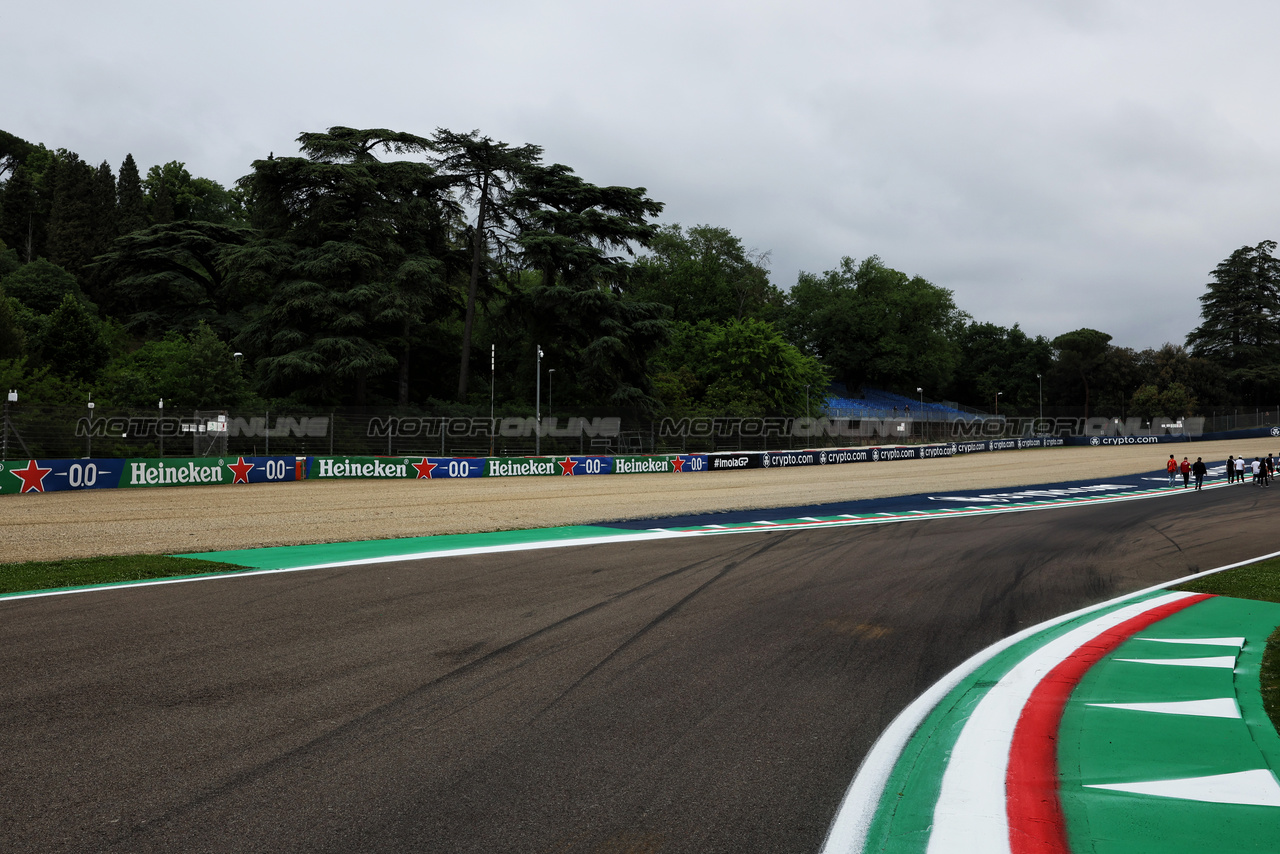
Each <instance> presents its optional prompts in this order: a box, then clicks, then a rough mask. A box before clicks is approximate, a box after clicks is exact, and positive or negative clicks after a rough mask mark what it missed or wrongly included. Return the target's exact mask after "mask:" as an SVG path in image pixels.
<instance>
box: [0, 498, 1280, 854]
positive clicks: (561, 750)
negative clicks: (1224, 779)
mask: <svg viewBox="0 0 1280 854" xmlns="http://www.w3.org/2000/svg"><path fill="white" fill-rule="evenodd" d="M1179 493H1180V494H1178V495H1176V496H1167V497H1161V498H1156V499H1150V500H1138V501H1127V502H1120V503H1112V504H1103V505H1097V506H1078V507H1071V508H1065V509H1054V510H1043V511H1035V512H1025V513H1005V514H994V515H985V516H976V517H955V518H935V519H927V520H921V521H910V522H900V523H892V524H883V525H874V526H864V527H845V528H831V529H817V530H793V531H759V532H751V533H743V534H731V535H724V536H710V537H697V538H690V539H672V540H655V541H650V542H643V543H630V544H599V545H591V546H583V547H577V548H562V549H548V550H542V551H525V552H514V553H507V554H489V555H478V556H469V557H441V558H436V559H431V560H420V561H403V562H395V563H383V564H377V565H367V566H354V567H344V568H336V569H326V570H314V571H308V572H300V573H286V574H276V575H261V576H255V577H245V578H229V579H225V580H217V581H209V582H201V583H195V584H176V585H169V586H152V587H138V588H131V589H129V588H121V589H113V590H108V591H103V592H94V593H87V594H80V595H73V596H54V597H48V598H38V599H26V600H10V601H0V666H2V667H3V669H4V673H5V691H4V693H3V698H4V699H3V714H4V725H3V728H0V751H2V752H3V756H4V761H3V763H2V764H0V785H2V786H3V790H4V792H5V794H6V797H5V805H4V807H3V809H0V847H3V849H4V850H6V851H15V852H16V851H131V852H151V851H157V852H158V851H173V850H183V851H246V850H256V851H334V852H338V851H343V852H346V851H406V852H408V851H415V852H418V851H433V852H434V851H441V852H500V851H521V852H525V851H528V852H544V851H545V852H664V853H665V852H770V854H772V852H791V851H795V852H812V851H815V850H817V849H818V847H819V846H820V845H821V842H822V840H823V837H824V834H825V833H826V830H827V827H828V825H829V823H830V821H831V819H832V817H833V815H834V814H835V811H836V808H837V806H838V804H839V802H840V799H841V797H842V795H843V794H844V791H845V789H846V787H847V786H848V785H849V781H850V779H851V778H852V776H853V774H854V772H855V770H856V769H857V767H858V763H859V761H860V760H861V758H862V757H863V755H864V754H865V753H866V751H867V750H868V748H869V747H870V745H871V743H872V742H873V741H874V740H875V738H876V736H877V735H878V734H879V733H880V731H881V730H882V729H883V728H884V727H885V726H886V725H887V724H888V722H889V721H890V720H891V719H892V718H893V716H894V715H895V714H896V713H897V712H898V711H899V710H901V709H902V708H903V707H904V706H905V705H907V703H909V702H910V701H911V700H913V699H914V698H915V697H916V696H917V695H918V694H920V693H921V692H922V691H924V690H925V689H926V688H927V687H928V686H929V685H930V684H932V682H933V681H934V680H936V679H937V678H939V677H940V676H942V675H943V674H944V673H946V672H947V671H948V670H949V669H951V668H952V667H954V666H955V665H957V664H958V663H959V662H961V661H962V660H963V659H965V658H966V657H967V656H969V655H970V654H972V653H974V652H976V651H978V650H979V649H981V648H983V647H985V646H986V645H988V644H990V643H992V642H994V641H996V640H998V639H999V638H1001V637H1004V636H1006V635H1008V634H1010V633H1012V632H1014V631H1016V630H1018V629H1020V628H1022V627H1024V626H1027V625H1030V624H1033V623H1036V622H1039V621H1041V620H1044V619H1047V618H1050V617H1053V616H1056V615H1058V614H1061V613H1063V612H1066V611H1070V610H1073V609H1075V608H1078V607H1081V606H1083V605H1087V604H1090V603H1093V602H1097V601H1100V600H1103V599H1107V598H1110V597H1112V596H1114V595H1117V594H1120V593H1124V592H1128V591H1131V590H1136V589H1140V588H1143V587H1146V586H1149V585H1151V584H1156V583H1160V582H1163V581H1167V580H1170V579H1175V578H1178V577H1181V576H1184V575H1187V574H1190V573H1193V572H1196V571H1199V570H1203V569H1209V568H1211V567H1215V566H1219V565H1222V564H1226V563H1230V562H1233V561H1238V560H1244V559H1247V558H1249V557H1252V556H1255V555H1258V554H1262V553H1265V552H1268V551H1273V550H1274V545H1273V542H1272V540H1271V539H1270V536H1271V535H1270V531H1271V530H1272V528H1273V525H1272V524H1270V523H1271V517H1272V516H1273V515H1274V511H1275V504H1274V502H1275V501H1276V500H1280V493H1273V492H1272V491H1271V490H1261V489H1257V488H1255V487H1252V486H1249V485H1245V486H1240V487H1231V488H1222V489H1213V490H1206V491H1204V492H1201V493H1195V492H1193V491H1186V492H1182V491H1181V490H1179Z"/></svg>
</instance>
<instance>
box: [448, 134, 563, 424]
mask: <svg viewBox="0 0 1280 854" xmlns="http://www.w3.org/2000/svg"><path fill="white" fill-rule="evenodd" d="M429 145H430V148H431V150H432V151H434V152H435V154H436V158H435V160H434V164H435V166H436V168H437V169H438V170H439V171H440V174H441V175H443V176H445V177H446V178H447V180H448V181H449V182H450V184H451V185H452V186H453V187H455V188H456V190H457V191H458V193H459V196H460V198H461V199H462V201H463V202H464V203H465V204H468V205H473V206H474V207H475V211H476V219H475V226H474V227H473V228H472V229H471V237H470V241H469V242H470V244H471V273H470V277H469V279H468V281H467V298H466V313H465V316H464V319H463V327H462V359H461V364H460V367H459V370H458V399H459V400H462V401H465V400H466V398H467V382H468V378H469V374H470V370H471V367H470V366H471V335H472V330H473V328H474V326H475V314H476V297H477V293H478V291H479V287H480V282H481V278H482V276H483V274H484V273H485V272H486V270H485V267H486V265H485V260H486V254H487V247H488V246H489V245H490V243H491V242H494V241H495V237H498V238H501V236H502V232H503V230H504V229H505V228H507V227H508V226H509V225H510V224H511V223H512V222H513V220H514V218H515V215H514V212H513V211H512V210H511V209H510V207H509V206H508V201H509V199H510V196H511V194H512V193H513V192H514V190H515V188H516V186H517V184H518V182H519V181H520V180H521V178H522V176H524V175H525V173H526V172H528V171H529V170H530V169H532V168H533V167H534V166H535V165H537V164H538V162H539V160H540V159H541V157H542V149H541V148H540V147H539V146H536V145H522V146H519V147H514V148H513V147H512V146H509V145H507V144H506V143H505V142H495V141H494V140H493V139H491V138H490V137H487V136H481V135H480V132H479V131H478V130H473V131H471V132H470V133H465V134H462V133H454V132H453V131H448V130H445V129H444V128H439V129H437V130H436V132H435V135H434V136H432V138H431V142H430V143H429ZM508 237H509V235H508ZM496 242H497V243H498V247H499V250H500V251H501V250H503V249H505V248H506V241H504V240H502V239H498V240H497V241H496ZM499 254H500V253H499Z"/></svg>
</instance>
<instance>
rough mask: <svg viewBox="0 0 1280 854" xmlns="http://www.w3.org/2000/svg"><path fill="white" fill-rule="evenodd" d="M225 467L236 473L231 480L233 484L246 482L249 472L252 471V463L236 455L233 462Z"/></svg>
mask: <svg viewBox="0 0 1280 854" xmlns="http://www.w3.org/2000/svg"><path fill="white" fill-rule="evenodd" d="M227 468H229V469H231V470H232V471H233V472H235V473H236V479H235V480H233V481H231V483H232V484H233V485H234V484H237V483H248V482H249V472H251V471H253V463H246V462H245V461H244V457H237V458H236V461H235V463H234V464H230V465H228V466H227Z"/></svg>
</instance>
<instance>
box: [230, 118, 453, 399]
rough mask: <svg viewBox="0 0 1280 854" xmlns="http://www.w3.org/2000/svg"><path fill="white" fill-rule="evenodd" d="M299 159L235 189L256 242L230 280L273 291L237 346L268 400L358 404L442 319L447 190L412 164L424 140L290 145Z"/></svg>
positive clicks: (346, 139) (348, 134)
mask: <svg viewBox="0 0 1280 854" xmlns="http://www.w3.org/2000/svg"><path fill="white" fill-rule="evenodd" d="M298 142H299V144H300V146H301V149H302V152H303V153H304V154H305V155H306V156H304V157H283V158H276V157H272V158H268V159H267V160H258V161H255V162H254V164H253V167H254V171H253V174H251V175H249V176H247V177H246V178H244V179H243V180H242V182H241V188H242V190H243V191H244V193H245V195H246V197H247V198H248V199H249V201H250V206H251V208H252V210H253V211H254V215H255V221H254V225H255V226H257V227H258V228H259V229H260V231H261V236H260V237H259V238H258V239H256V240H253V241H251V242H249V243H248V244H246V245H245V246H244V247H241V248H239V249H237V250H235V252H233V253H232V254H231V255H230V256H229V258H228V262H229V263H230V264H231V265H232V266H234V267H235V268H236V269H237V270H238V271H239V273H238V274H239V275H249V276H254V275H256V276H260V277H263V278H264V279H265V280H269V281H271V282H272V292H271V298H270V300H269V302H268V303H267V305H266V307H265V309H264V311H263V312H262V313H261V314H259V315H258V316H256V317H255V318H254V320H253V321H252V322H251V323H250V324H249V325H248V326H247V327H246V328H245V330H244V332H243V333H242V334H241V336H240V338H239V340H240V341H242V342H243V343H244V346H245V347H246V349H247V350H249V351H250V355H252V356H254V357H256V358H257V362H258V368H259V370H260V372H261V376H262V379H263V380H264V382H265V388H266V389H267V391H269V392H270V393H277V394H283V393H289V392H291V391H296V392H297V393H299V394H301V395H302V396H304V397H306V398H309V399H313V400H325V401H335V402H336V401H343V400H346V401H350V402H354V403H357V404H363V403H365V402H366V399H367V394H368V390H369V382H370V380H373V379H376V378H378V377H382V376H387V375H390V374H392V372H395V371H397V369H399V383H398V388H399V390H400V391H399V395H398V396H399V397H400V398H401V399H405V400H407V397H408V377H407V373H406V372H407V370H408V368H407V364H408V361H409V356H410V347H411V345H412V343H413V341H414V340H415V339H419V338H421V337H422V336H423V335H425V334H426V328H427V326H428V324H429V323H430V322H431V321H432V319H433V318H434V317H435V316H438V315H441V314H446V313H449V312H450V310H451V308H452V292H451V291H450V289H449V287H448V281H447V272H448V271H447V270H446V269H445V267H446V262H447V260H448V253H449V246H448V245H447V242H446V241H447V238H448V234H449V232H448V226H449V223H450V222H451V219H452V217H453V216H454V215H456V211H455V209H454V207H453V206H452V204H451V200H450V199H449V198H448V197H447V189H448V184H447V182H446V181H445V180H443V179H441V178H439V177H438V176H437V174H436V171H435V169H434V168H433V167H432V166H431V165H430V164H427V163H422V162H418V161H410V160H390V161H383V160H380V159H378V157H377V156H375V155H376V154H377V153H378V152H380V151H383V152H387V153H391V154H401V155H404V154H409V155H420V154H423V153H426V152H427V151H428V141H427V140H426V139H424V138H422V137H417V136H413V135H412V134H407V133H401V132H396V131H390V130H383V129H370V130H357V129H352V128H345V127H334V128H330V129H329V130H328V131H327V132H325V133H304V134H302V135H301V136H300V137H299V138H298Z"/></svg>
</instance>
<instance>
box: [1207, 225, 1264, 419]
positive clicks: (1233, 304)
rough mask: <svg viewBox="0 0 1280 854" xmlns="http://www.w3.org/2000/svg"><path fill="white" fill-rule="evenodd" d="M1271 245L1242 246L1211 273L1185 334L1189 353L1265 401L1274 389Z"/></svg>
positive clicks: (1262, 243)
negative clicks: (1197, 320) (1197, 318)
mask: <svg viewBox="0 0 1280 854" xmlns="http://www.w3.org/2000/svg"><path fill="white" fill-rule="evenodd" d="M1275 249H1276V242H1275V241H1274V240H1264V241H1262V242H1261V243H1259V244H1258V245H1257V246H1242V247H1241V248H1239V249H1237V250H1236V251H1235V252H1232V253H1231V256H1230V257H1228V258H1227V259H1226V260H1224V261H1223V262H1222V263H1220V264H1219V265H1218V266H1217V267H1216V268H1215V269H1214V271H1213V273H1211V274H1210V275H1211V278H1212V281H1211V282H1210V283H1209V285H1208V291H1207V292H1206V293H1205V294H1204V295H1202V296H1201V297H1200V306H1201V308H1200V316H1201V318H1202V323H1201V324H1200V325H1199V326H1198V327H1196V329H1195V330H1193V331H1192V332H1191V334H1190V335H1188V336H1187V346H1188V347H1189V348H1190V349H1191V354H1192V355H1193V356H1197V357H1200V358H1204V359H1208V360H1210V361H1213V362H1216V363H1217V364H1219V365H1221V366H1222V367H1223V368H1224V369H1225V370H1226V371H1227V372H1228V377H1229V379H1230V380H1231V381H1232V382H1233V383H1234V384H1236V385H1237V386H1239V387H1241V388H1242V389H1244V390H1246V391H1247V392H1249V393H1251V394H1252V396H1253V397H1254V398H1255V399H1257V398H1258V397H1259V396H1265V397H1268V398H1270V396H1271V395H1274V394H1275V393H1276V392H1278V391H1280V259H1277V258H1275V257H1274V256H1273V255H1272V253H1273V252H1275Z"/></svg>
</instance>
